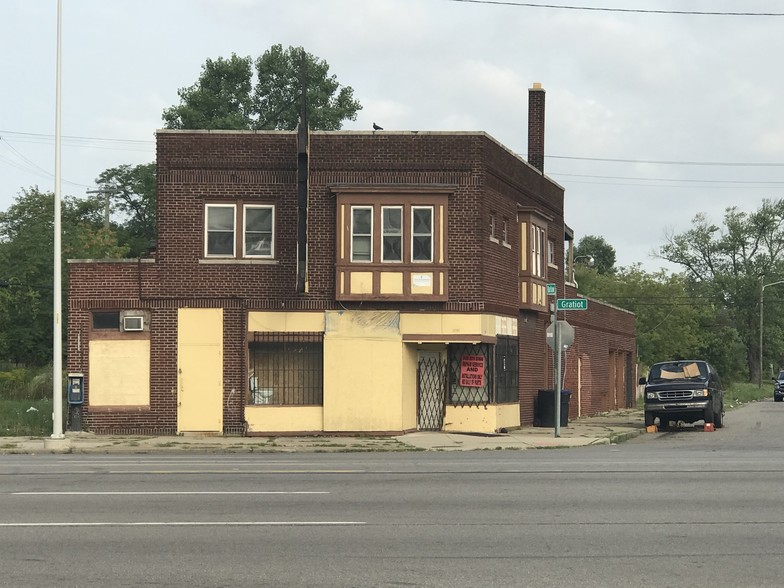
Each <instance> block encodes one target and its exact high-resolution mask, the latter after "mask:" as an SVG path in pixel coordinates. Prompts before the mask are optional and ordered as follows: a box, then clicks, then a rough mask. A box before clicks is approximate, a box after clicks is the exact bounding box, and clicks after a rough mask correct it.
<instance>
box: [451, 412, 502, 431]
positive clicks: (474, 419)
mask: <svg viewBox="0 0 784 588" xmlns="http://www.w3.org/2000/svg"><path fill="white" fill-rule="evenodd" d="M497 430H498V415H497V414H496V411H495V406H487V407H484V406H479V407H477V406H450V405H447V407H446V415H444V431H451V432H464V433H495V432H496V431H497Z"/></svg>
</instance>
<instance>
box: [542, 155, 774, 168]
mask: <svg viewBox="0 0 784 588" xmlns="http://www.w3.org/2000/svg"><path fill="white" fill-rule="evenodd" d="M544 158H545V159H573V160H577V161H609V162H612V163H648V164H653V165H702V166H715V167H784V163H782V162H773V163H770V162H751V161H674V160H656V159H614V158H609V157H576V156H569V155H545V156H544Z"/></svg>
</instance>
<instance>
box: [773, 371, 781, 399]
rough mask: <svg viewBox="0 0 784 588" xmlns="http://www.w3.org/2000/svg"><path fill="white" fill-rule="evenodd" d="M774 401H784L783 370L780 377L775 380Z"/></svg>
mask: <svg viewBox="0 0 784 588" xmlns="http://www.w3.org/2000/svg"><path fill="white" fill-rule="evenodd" d="M773 400H775V401H776V402H781V401H782V400H784V370H781V371H780V372H779V375H778V376H776V377H775V378H773Z"/></svg>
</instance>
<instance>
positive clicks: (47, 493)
mask: <svg viewBox="0 0 784 588" xmlns="http://www.w3.org/2000/svg"><path fill="white" fill-rule="evenodd" d="M11 494H12V495H14V496H133V495H142V496H148V495H158V494H164V495H166V494H174V495H181V494H188V495H191V494H196V495H203V494H219V495H220V494H329V492H324V491H313V492H310V491H291V492H287V491H275V490H269V491H265V490H253V491H237V492H234V491H215V492H210V491H203V492H201V491H182V492H179V491H176V490H173V491H165V492H155V491H138V492H130V491H129V492H112V491H107V492H76V491H73V492H70V491H63V492H11Z"/></svg>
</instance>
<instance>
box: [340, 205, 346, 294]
mask: <svg viewBox="0 0 784 588" xmlns="http://www.w3.org/2000/svg"><path fill="white" fill-rule="evenodd" d="M345 227H346V205H345V204H341V205H340V229H339V230H338V240H339V241H340V259H341V260H344V259H346V239H345V236H346V231H345ZM340 275H341V277H342V276H343V274H342V273H341V274H340ZM342 285H343V284H341V288H340V291H341V292H343V288H342Z"/></svg>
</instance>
